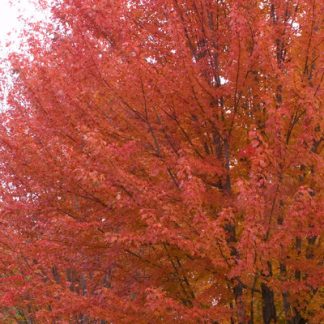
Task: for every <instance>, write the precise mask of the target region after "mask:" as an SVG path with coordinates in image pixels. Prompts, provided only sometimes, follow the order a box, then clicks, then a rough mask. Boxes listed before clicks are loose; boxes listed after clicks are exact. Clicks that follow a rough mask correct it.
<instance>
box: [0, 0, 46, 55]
mask: <svg viewBox="0 0 324 324" xmlns="http://www.w3.org/2000/svg"><path fill="white" fill-rule="evenodd" d="M10 2H12V3H13V4H12V5H10ZM19 16H21V17H23V18H25V19H27V20H28V21H34V20H39V19H42V17H43V13H42V12H41V11H40V10H37V9H36V7H35V5H34V4H33V3H32V0H11V1H10V0H0V57H3V56H4V55H5V54H6V53H7V52H8V49H6V47H5V44H6V43H7V42H11V43H12V45H11V46H12V47H13V48H15V47H17V46H18V44H19V38H18V37H17V35H18V33H19V31H21V30H22V28H23V23H22V22H21V21H20V20H19ZM8 33H10V35H9V34H8Z"/></svg>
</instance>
